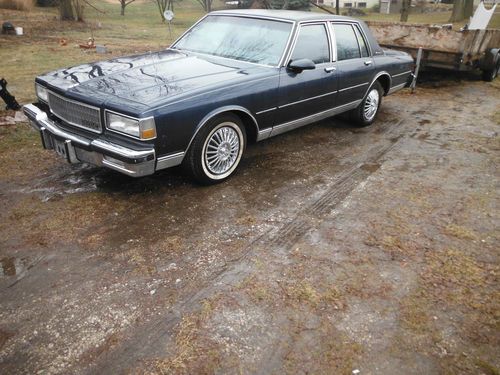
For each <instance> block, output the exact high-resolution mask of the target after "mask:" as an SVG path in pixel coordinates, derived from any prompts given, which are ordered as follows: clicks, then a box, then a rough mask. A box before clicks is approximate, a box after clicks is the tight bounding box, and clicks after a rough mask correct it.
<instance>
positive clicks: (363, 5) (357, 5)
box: [315, 0, 379, 8]
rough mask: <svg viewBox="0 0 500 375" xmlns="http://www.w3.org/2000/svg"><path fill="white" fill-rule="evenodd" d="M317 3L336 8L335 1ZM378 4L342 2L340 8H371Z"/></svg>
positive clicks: (366, 0) (360, 0)
mask: <svg viewBox="0 0 500 375" xmlns="http://www.w3.org/2000/svg"><path fill="white" fill-rule="evenodd" d="M315 3H316V4H318V5H327V6H330V7H335V0H316V1H315ZM378 3H379V0H340V1H339V6H340V7H341V8H371V7H373V6H374V5H378Z"/></svg>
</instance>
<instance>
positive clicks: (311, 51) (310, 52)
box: [292, 25, 330, 64]
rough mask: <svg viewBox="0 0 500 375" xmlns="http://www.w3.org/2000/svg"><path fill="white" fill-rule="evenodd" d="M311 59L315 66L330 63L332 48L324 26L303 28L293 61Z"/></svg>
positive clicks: (294, 51) (293, 54)
mask: <svg viewBox="0 0 500 375" xmlns="http://www.w3.org/2000/svg"><path fill="white" fill-rule="evenodd" d="M300 59H310V60H312V61H313V62H314V63H315V64H321V63H324V62H329V61H330V48H329V43H328V36H327V34H326V28H325V27H324V26H323V25H309V26H302V27H301V28H300V31H299V36H298V38H297V43H296V44H295V49H294V50H293V53H292V60H300Z"/></svg>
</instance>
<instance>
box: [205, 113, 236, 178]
mask: <svg viewBox="0 0 500 375" xmlns="http://www.w3.org/2000/svg"><path fill="white" fill-rule="evenodd" d="M236 129H237V126H236V124H232V123H224V124H221V126H219V127H217V128H216V129H215V131H213V132H212V133H211V134H210V136H209V138H208V139H207V141H206V143H205V148H204V164H205V166H206V168H207V169H208V171H209V172H210V174H213V175H215V176H221V175H224V174H226V173H227V172H228V171H230V170H231V169H232V168H233V166H234V165H235V163H236V161H237V160H238V159H239V157H240V148H241V139H240V134H238V132H237V130H236Z"/></svg>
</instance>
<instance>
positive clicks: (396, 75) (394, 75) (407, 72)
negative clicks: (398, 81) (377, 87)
mask: <svg viewBox="0 0 500 375" xmlns="http://www.w3.org/2000/svg"><path fill="white" fill-rule="evenodd" d="M409 73H411V70H408V71H406V72H403V73H399V74H393V75H392V78H394V77H399V76H402V75H405V74H409Z"/></svg>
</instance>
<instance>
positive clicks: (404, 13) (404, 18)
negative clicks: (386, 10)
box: [399, 0, 411, 22]
mask: <svg viewBox="0 0 500 375" xmlns="http://www.w3.org/2000/svg"><path fill="white" fill-rule="evenodd" d="M410 6H411V0H403V3H402V8H401V18H400V19H399V21H400V22H408V16H409V14H410Z"/></svg>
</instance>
